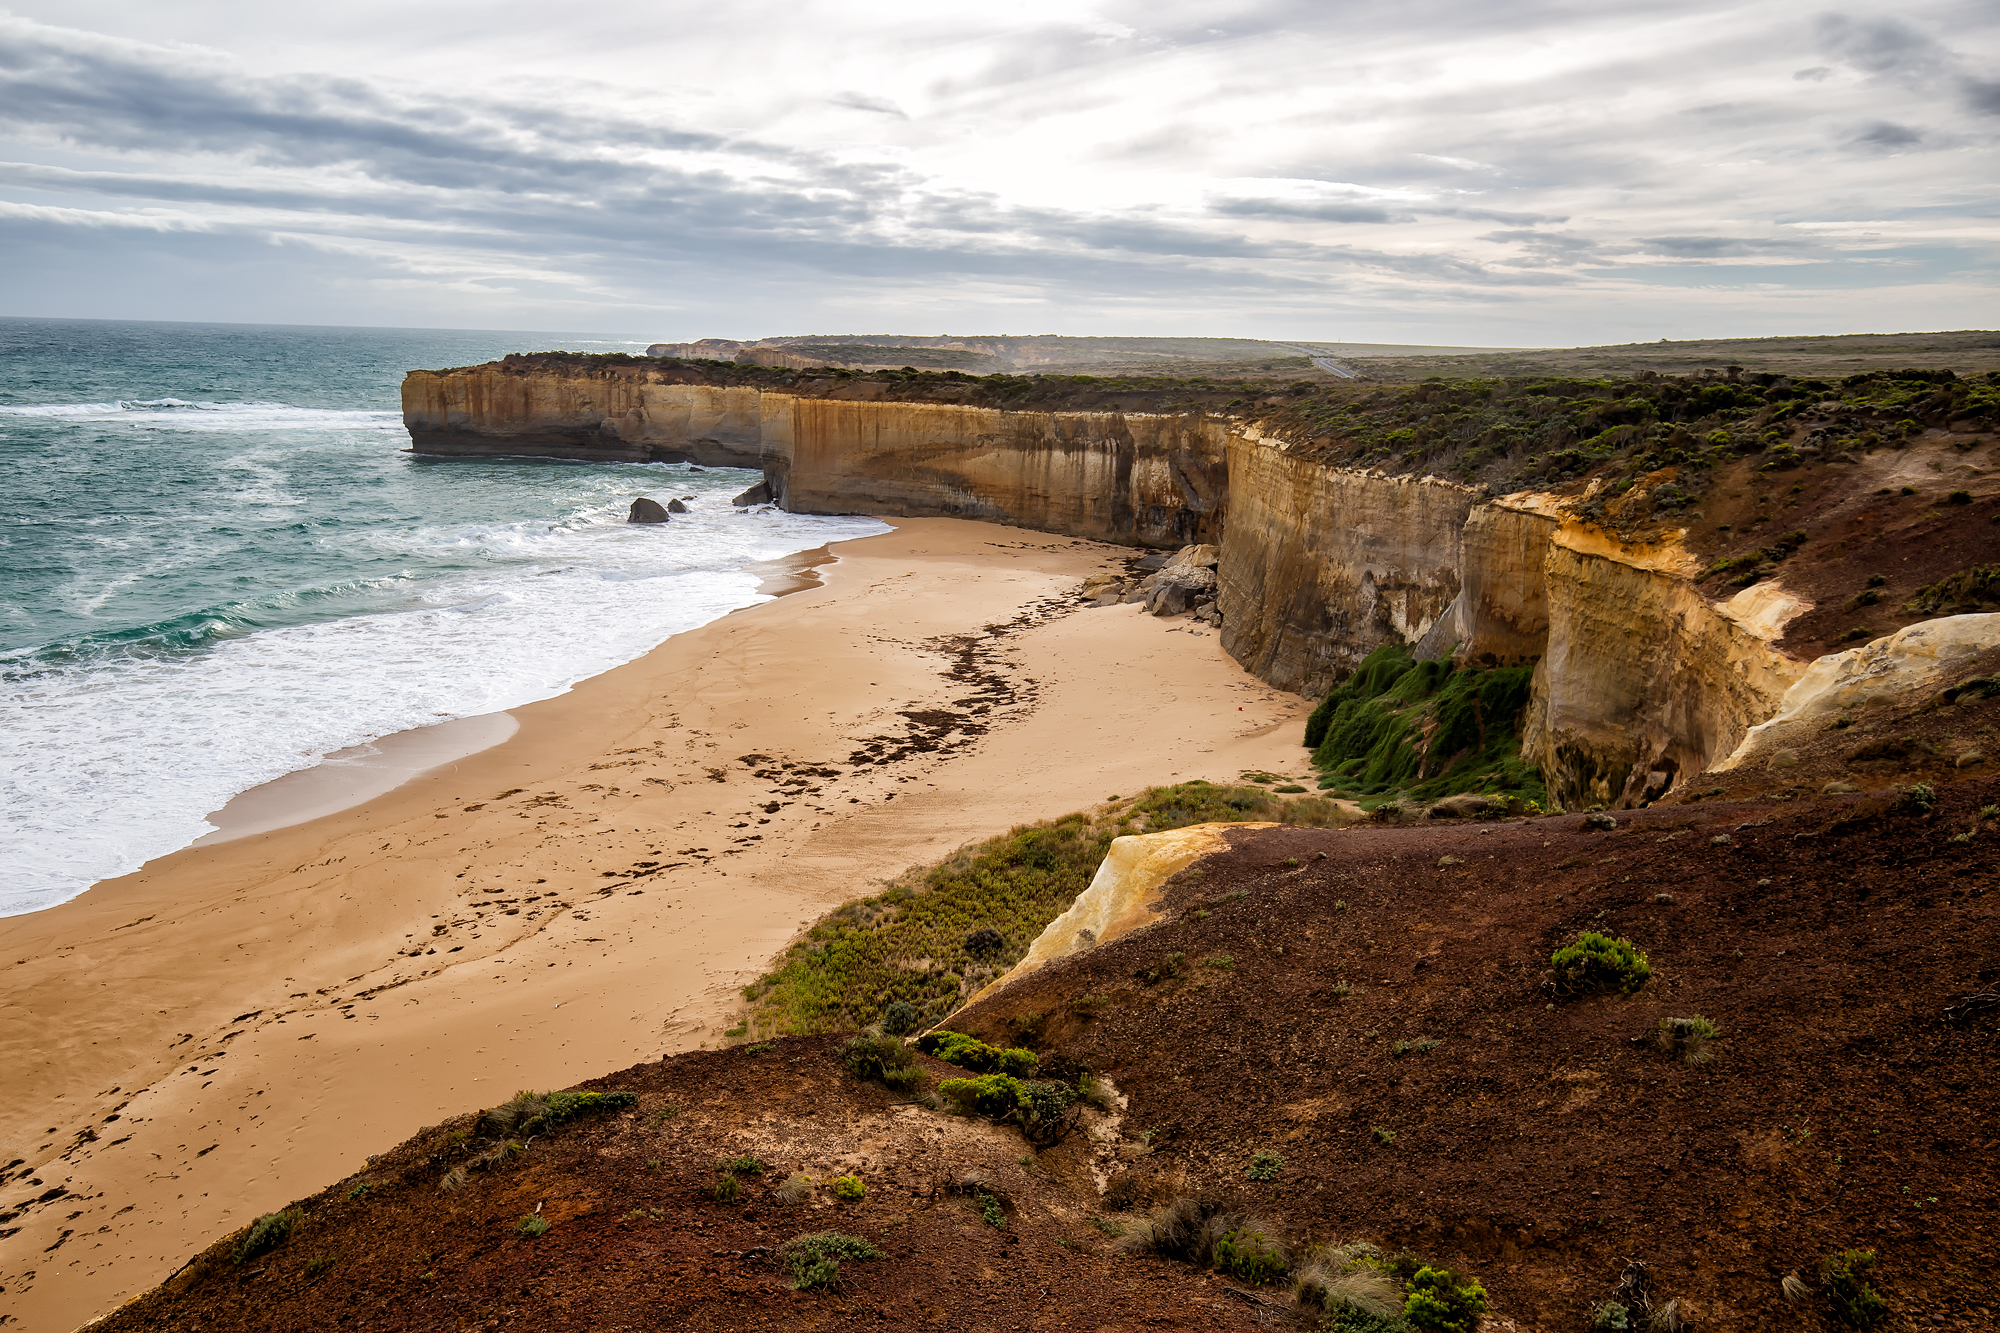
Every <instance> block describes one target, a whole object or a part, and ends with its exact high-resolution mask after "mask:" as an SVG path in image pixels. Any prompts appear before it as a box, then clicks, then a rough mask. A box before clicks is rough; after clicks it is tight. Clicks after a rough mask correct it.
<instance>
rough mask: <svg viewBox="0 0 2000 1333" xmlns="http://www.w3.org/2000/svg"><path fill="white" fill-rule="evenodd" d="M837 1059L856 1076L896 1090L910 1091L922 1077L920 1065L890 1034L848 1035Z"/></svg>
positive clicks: (907, 1049) (913, 1089) (906, 1048)
mask: <svg viewBox="0 0 2000 1333" xmlns="http://www.w3.org/2000/svg"><path fill="white" fill-rule="evenodd" d="M840 1062H841V1063H842V1064H843V1065H845V1066H847V1070H848V1072H849V1073H851V1074H853V1075H854V1076H855V1077H856V1078H865V1079H872V1080H873V1081H875V1082H877V1083H880V1084H882V1085H883V1086H885V1087H889V1088H893V1089H895V1090H896V1091H897V1092H904V1093H907V1092H914V1091H915V1090H916V1089H917V1087H918V1086H919V1085H920V1084H922V1083H923V1081H924V1070H923V1066H922V1065H920V1064H918V1063H917V1057H916V1056H914V1055H912V1054H910V1048H909V1047H907V1046H905V1045H903V1043H902V1042H900V1041H898V1040H896V1039H895V1038H894V1037H850V1038H849V1039H848V1041H847V1044H846V1045H845V1046H843V1047H841V1048H840Z"/></svg>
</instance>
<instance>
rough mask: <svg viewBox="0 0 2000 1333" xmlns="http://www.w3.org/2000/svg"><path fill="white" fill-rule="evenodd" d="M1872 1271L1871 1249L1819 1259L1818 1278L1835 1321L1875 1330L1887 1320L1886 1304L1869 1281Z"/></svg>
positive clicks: (1873, 1257) (1849, 1251)
mask: <svg viewBox="0 0 2000 1333" xmlns="http://www.w3.org/2000/svg"><path fill="white" fill-rule="evenodd" d="M1874 1268H1875V1251H1873V1250H1841V1251H1840V1252H1838V1253H1837V1254H1829V1255H1827V1256H1826V1258H1824V1259H1822V1260H1820V1263H1819V1273H1820V1279H1821V1281H1823V1282H1825V1283H1826V1294H1827V1298H1828V1299H1829V1300H1831V1301H1832V1302H1833V1315H1834V1318H1836V1319H1838V1320H1840V1322H1841V1323H1843V1324H1846V1325H1847V1326H1848V1327H1850V1328H1863V1329H1867V1328H1874V1327H1875V1326H1876V1325H1877V1324H1879V1323H1881V1322H1882V1321H1883V1320H1885V1319H1887V1318H1888V1317H1889V1303H1888V1302H1887V1301H1885V1300H1883V1299H1882V1293H1880V1292H1878V1291H1876V1290H1875V1287H1874V1285H1873V1284H1872V1283H1870V1282H1869V1281H1868V1275H1869V1274H1870V1273H1871V1272H1873V1271H1874Z"/></svg>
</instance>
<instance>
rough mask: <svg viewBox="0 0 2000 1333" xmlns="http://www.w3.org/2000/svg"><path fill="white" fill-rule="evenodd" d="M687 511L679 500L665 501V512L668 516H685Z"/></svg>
mask: <svg viewBox="0 0 2000 1333" xmlns="http://www.w3.org/2000/svg"><path fill="white" fill-rule="evenodd" d="M687 511H688V507H687V506H686V505H684V504H682V503H681V502H680V501H679V500H669V501H667V512H668V513H669V514H685V513H686V512H687Z"/></svg>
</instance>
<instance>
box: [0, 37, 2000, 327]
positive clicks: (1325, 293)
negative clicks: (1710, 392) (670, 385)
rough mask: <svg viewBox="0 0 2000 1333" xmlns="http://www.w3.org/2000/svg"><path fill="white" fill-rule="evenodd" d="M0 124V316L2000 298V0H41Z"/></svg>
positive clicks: (1729, 323)
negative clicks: (1797, 0) (1855, 2)
mask: <svg viewBox="0 0 2000 1333" xmlns="http://www.w3.org/2000/svg"><path fill="white" fill-rule="evenodd" d="M0 140H4V142H0V159H4V160H0V256H4V263H0V314H13V315H55V316H64V315H67V316H88V317H102V318H135V319H201V320H247V321H272V322H286V323H334V324H375V325H416V326H429V327H454V328H516V329H520V328H535V329H566V330H593V331H605V332H616V333H624V334H629V335H631V336H635V337H643V338H662V339H680V338H693V337H701V336H726V337H755V336H762V335H767V334H775V333H806V332H826V333H831V332H907V333H939V332H953V333H1079V334H1088V333H1124V334H1230V335H1241V336H1251V337H1275V338H1287V337H1290V338H1325V339H1354V340H1376V341H1413V342H1443V343H1473V344H1542V345H1546V344H1572V343H1596V342H1615V341H1632V340H1648V339H1654V338H1661V337H1673V338H1687V337H1701V336H1719V335H1754V334H1769V333H1825V332H1843V331H1854V330H1875V331H1894V330H1904V329H1951V328H1967V327H1988V328H1990V327H1994V326H1995V324H1996V323H2000V316H1996V312H2000V300H1996V296H2000V290H1996V289H2000V244H1996V243H1997V242H2000V222H1996V203H2000V154H1996V151H1995V148H1996V142H2000V6H1996V5H1994V4H1993V3H1992V2H1991V0H1958V2H1956V3H1954V2H1951V0H1946V2H1943V3H1929V2H1928V0H1911V2H1910V3H1902V4H1897V5H1893V6H1890V5H1879V6H1876V7H1874V8H1853V7H1849V8H1827V7H1823V6H1815V5H1809V4H1788V3H1762V4H1721V3H1701V2H1700V0H1691V2H1684V3H1678V4H1670V5H1662V4H1659V3H1658V2H1657V0H1646V2H1645V3H1633V2H1632V0H1521V2H1518V3H1505V2H1504V0H1503V2H1502V3H1494V2H1493V0H1401V2H1400V3H1395V4H1388V3H1368V4H1362V3H1348V2H1345V0H1314V2H1307V3H1300V2H1297V0H1238V2H1234V3H1232V2H1230V0H1208V2H1207V3H1188V2H1185V0H1145V3H1127V2H1126V0H1061V2H1060V3H1057V2H1053V0H1051V2H1048V3H1044V2H1042V0H983V3H979V4H965V3H938V0H867V2H866V3H847V2H845V0H782V2H780V3H769V2H766V0H724V2H718V0H703V2H702V3H684V2H683V0H654V3H649V4H640V3H632V2H630V0H594V2H593V3H590V4H581V5H561V4H550V3H548V0H532V3H528V2H524V0H485V2H484V3H481V4H478V5H476V6H475V5H471V4H466V3H456V4H447V3H440V2H439V0H395V2H394V3H389V2H388V0H339V2H338V3H320V4H289V5H273V4H271V3H269V0H184V2H182V3H165V4H162V3H160V2H159V0H143V2H142V0H31V2H28V3H15V4H13V5H12V6H11V7H10V8H7V9H4V10H0Z"/></svg>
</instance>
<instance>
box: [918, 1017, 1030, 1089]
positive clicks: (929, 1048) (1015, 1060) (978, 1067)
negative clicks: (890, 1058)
mask: <svg viewBox="0 0 2000 1333" xmlns="http://www.w3.org/2000/svg"><path fill="white" fill-rule="evenodd" d="M917 1049H918V1050H920V1051H922V1052H923V1053H924V1054H926V1055H934V1056H936V1057H937V1058H938V1059H940V1060H942V1061H944V1062H945V1063H946V1064H948V1065H957V1066H958V1067H959V1068H960V1069H970V1070H971V1071H972V1072H973V1073H975V1074H990V1073H994V1072H996V1071H997V1072H999V1073H1002V1074H1006V1075H1008V1076H1009V1077H1011V1078H1026V1077H1028V1076H1029V1075H1030V1074H1033V1073H1034V1072H1035V1066H1036V1064H1037V1063H1038V1061H1037V1060H1036V1058H1035V1053H1034V1052H1033V1051H1029V1050H1023V1049H1022V1048H1021V1047H1018V1046H1010V1047H1006V1048H1002V1047H998V1046H989V1045H987V1044H986V1043H985V1042H983V1041H981V1040H979V1038H977V1037H968V1036H966V1035H965V1034H964V1033H963V1032H946V1031H943V1030H942V1029H940V1030H939V1031H936V1032H926V1033H925V1034H924V1035H923V1036H922V1037H920V1038H918V1039H917Z"/></svg>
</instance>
